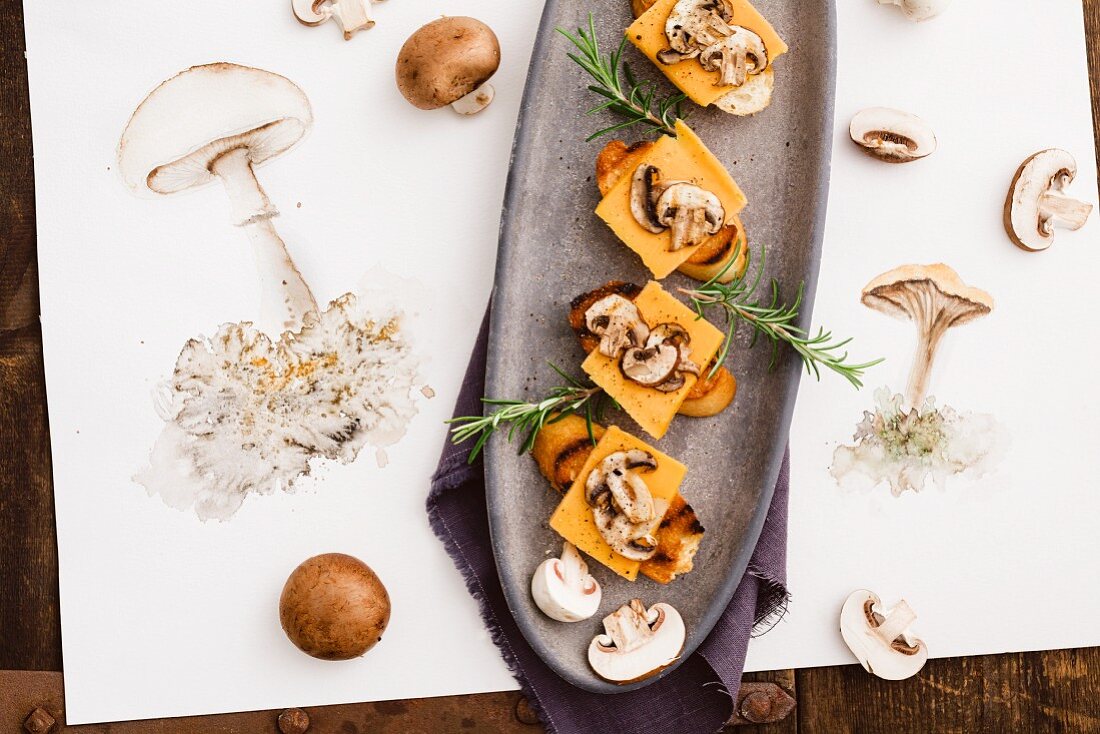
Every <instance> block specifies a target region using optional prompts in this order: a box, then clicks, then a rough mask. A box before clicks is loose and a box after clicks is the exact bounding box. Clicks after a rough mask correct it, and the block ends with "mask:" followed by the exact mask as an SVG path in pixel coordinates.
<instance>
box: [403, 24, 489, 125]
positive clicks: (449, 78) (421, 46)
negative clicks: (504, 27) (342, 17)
mask: <svg viewBox="0 0 1100 734" xmlns="http://www.w3.org/2000/svg"><path fill="white" fill-rule="evenodd" d="M499 66H500V42H499V41H497V37H496V34H495V33H493V29H492V28H490V27H489V26H487V25H485V24H484V23H482V22H481V21H480V20H477V19H475V18H467V17H462V16H456V17H448V18H440V19H438V20H433V21H432V22H431V23H428V24H427V25H425V26H423V27H421V28H420V29H419V30H417V31H416V32H415V33H413V34H412V35H411V36H409V38H408V40H406V41H405V45H403V46H402V47H401V52H400V53H399V54H398V56H397V88H398V89H400V90H401V94H403V95H404V96H405V99H407V100H409V102H410V103H411V104H412V105H413V106H414V107H418V108H420V109H422V110H434V109H437V108H439V107H445V106H446V105H449V104H451V103H453V102H456V101H457V100H459V99H461V98H462V97H465V96H466V95H467V94H469V93H470V92H473V91H474V90H475V89H477V88H478V87H480V86H481V85H482V84H484V83H485V82H486V81H488V79H489V77H491V76H492V75H493V74H495V73H496V70H497V68H498V67H499Z"/></svg>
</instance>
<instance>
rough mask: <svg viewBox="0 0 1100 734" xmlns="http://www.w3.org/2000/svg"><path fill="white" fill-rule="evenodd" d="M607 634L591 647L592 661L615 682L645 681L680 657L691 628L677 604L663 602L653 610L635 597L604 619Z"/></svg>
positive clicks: (599, 672) (602, 676)
mask: <svg viewBox="0 0 1100 734" xmlns="http://www.w3.org/2000/svg"><path fill="white" fill-rule="evenodd" d="M603 628H604V634H601V635H596V637H594V638H593V639H592V642H591V643H590V644H589V646H588V664H589V665H591V666H592V669H593V670H594V671H595V672H596V674H597V675H599V676H600V677H601V678H603V679H604V680H607V681H611V682H612V683H620V684H625V683H631V682H634V681H638V680H643V679H645V678H648V677H650V676H652V675H655V674H657V673H659V672H660V671H662V670H664V669H665V668H667V667H668V666H669V665H671V664H672V663H673V662H675V661H676V659H677V658H678V657H679V656H680V652H681V651H682V650H683V648H684V640H685V639H686V637H687V631H686V629H685V628H684V620H683V618H682V617H681V616H680V613H679V612H677V611H676V609H675V608H674V607H672V606H671V605H669V604H665V603H663V602H659V603H657V604H654V605H653V606H651V607H650V608H649V609H646V608H645V605H644V604H643V603H642V601H641V600H640V599H631V600H630V603H629V604H624V605H623V606H621V607H619V608H618V609H617V610H615V611H614V612H612V613H611V614H609V615H607V616H606V617H604V619H603Z"/></svg>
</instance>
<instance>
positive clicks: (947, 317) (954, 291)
mask: <svg viewBox="0 0 1100 734" xmlns="http://www.w3.org/2000/svg"><path fill="white" fill-rule="evenodd" d="M862 301H863V305H865V306H867V307H868V308H873V309H875V310H876V311H881V312H882V313H884V314H887V315H890V316H893V317H894V318H896V319H902V320H911V321H918V322H921V323H928V324H931V323H932V322H934V321H936V320H937V319H939V320H943V321H945V324H944V325H945V326H960V325H962V324H965V323H967V322H969V321H973V320H974V319H976V318H979V317H981V316H985V315H986V314H988V313H989V312H990V311H992V310H993V296H991V295H989V294H988V293H986V292H985V291H983V290H982V289H981V288H974V287H972V286H968V285H967V284H966V283H964V282H963V281H962V278H960V277H959V274H958V273H956V272H955V271H954V270H953V269H952V268H951V267H949V266H947V265H944V264H943V263H936V264H935V265H903V266H901V267H900V268H894V269H893V270H891V271H889V272H886V273H883V274H882V275H880V276H878V277H877V278H875V279H874V280H872V281H871V282H870V283H868V284H867V285H866V286H864V288H863V295H862Z"/></svg>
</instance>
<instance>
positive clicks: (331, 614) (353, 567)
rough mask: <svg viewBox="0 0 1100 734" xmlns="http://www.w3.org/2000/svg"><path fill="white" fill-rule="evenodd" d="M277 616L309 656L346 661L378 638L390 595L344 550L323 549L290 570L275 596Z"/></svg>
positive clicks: (387, 615) (367, 568) (383, 627)
mask: <svg viewBox="0 0 1100 734" xmlns="http://www.w3.org/2000/svg"><path fill="white" fill-rule="evenodd" d="M279 620H280V621H281V622H282V625H283V631H284V632H286V636H287V637H289V638H290V641H291V642H293V643H294V644H295V646H297V647H298V649H299V650H301V651H302V652H304V653H306V654H307V655H311V656H313V657H315V658H320V659H321V660H350V659H352V658H357V657H359V656H360V655H363V654H364V653H366V652H367V651H368V650H370V649H371V648H372V647H374V646H375V645H376V644H378V643H379V642H380V641H381V640H382V633H383V632H385V631H386V625H387V624H389V621H390V597H389V594H388V593H387V592H386V587H385V586H384V585H383V584H382V581H381V579H379V578H378V575H377V574H375V573H374V571H373V570H371V568H370V566H368V565H367V564H365V563H363V562H362V561H360V560H359V559H358V558H354V557H352V556H348V555H344V554H343V553H325V554H323V555H319V556H314V557H313V558H310V559H308V560H306V561H303V562H302V564H301V565H299V566H298V567H297V568H296V569H294V571H293V572H292V573H291V574H290V577H289V578H288V579H287V580H286V585H285V586H283V593H282V596H280V598H279Z"/></svg>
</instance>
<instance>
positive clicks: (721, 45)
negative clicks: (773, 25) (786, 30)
mask: <svg viewBox="0 0 1100 734" xmlns="http://www.w3.org/2000/svg"><path fill="white" fill-rule="evenodd" d="M699 63H700V64H702V65H703V68H704V69H706V70H707V71H717V72H720V73H719V75H718V82H717V86H720V87H728V86H731V85H732V86H737V87H739V86H741V85H742V84H744V83H745V81H746V80H747V79H748V78H749V75H750V74H751V75H753V76H755V75H756V74H759V73H760V72H762V71H764V69H766V68H768V50H767V49H766V48H764V39H762V38H760V36H758V35H757V34H755V33H753V32H752V31H750V30H749V29H748V28H742V27H741V26H733V32H732V33H731V34H730V35H728V36H726V37H725V38H723V39H721V40H719V41H717V42H716V43H712V44H711V45H709V46H707V47H706V48H705V49H703V51H702V53H700V54H699Z"/></svg>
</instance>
